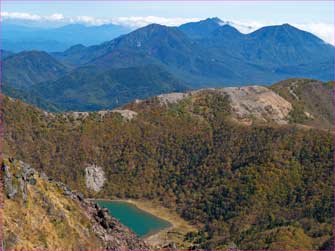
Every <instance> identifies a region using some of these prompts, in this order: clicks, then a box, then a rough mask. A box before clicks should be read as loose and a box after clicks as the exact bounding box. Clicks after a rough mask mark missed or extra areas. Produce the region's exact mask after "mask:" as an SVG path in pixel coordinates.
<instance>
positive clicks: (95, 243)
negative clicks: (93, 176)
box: [3, 160, 102, 250]
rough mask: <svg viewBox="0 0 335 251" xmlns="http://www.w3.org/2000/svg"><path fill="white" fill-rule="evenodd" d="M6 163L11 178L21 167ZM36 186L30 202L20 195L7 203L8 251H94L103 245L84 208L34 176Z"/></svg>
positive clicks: (61, 191)
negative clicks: (24, 200)
mask: <svg viewBox="0 0 335 251" xmlns="http://www.w3.org/2000/svg"><path fill="white" fill-rule="evenodd" d="M5 163H6V164H7V165H9V166H10V170H11V173H12V175H14V174H15V173H19V172H20V168H18V167H19V165H20V164H19V163H14V164H12V163H9V162H8V161H7V160H5ZM34 178H35V179H36V181H37V182H36V185H28V200H27V202H23V200H22V198H21V194H18V195H17V196H16V197H15V199H7V198H5V201H4V211H3V224H4V225H3V227H4V238H5V240H4V244H5V248H6V249H8V250H43V249H44V250H80V249H85V250H94V249H101V248H102V243H101V241H100V240H99V239H98V238H97V237H96V235H95V234H94V233H93V230H92V224H91V222H90V220H89V218H88V217H87V215H86V214H85V212H84V211H83V209H82V208H80V206H79V205H78V204H77V203H76V202H75V201H73V200H71V199H69V198H67V197H65V196H64V195H63V190H61V189H60V188H58V187H57V186H56V185H55V184H51V183H49V182H46V181H45V180H43V179H42V178H40V177H39V175H38V174H35V175H34Z"/></svg>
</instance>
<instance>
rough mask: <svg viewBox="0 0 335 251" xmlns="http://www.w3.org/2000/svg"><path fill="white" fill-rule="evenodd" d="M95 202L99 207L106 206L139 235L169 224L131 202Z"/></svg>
mask: <svg viewBox="0 0 335 251" xmlns="http://www.w3.org/2000/svg"><path fill="white" fill-rule="evenodd" d="M97 203H98V204H99V206H101V207H105V208H108V210H109V212H110V214H111V215H112V216H113V217H115V218H116V219H118V220H119V221H120V222H121V223H122V224H123V225H125V226H127V227H129V228H130V229H131V230H132V231H133V232H134V233H135V234H137V235H138V236H139V237H146V236H149V235H151V234H154V233H156V232H158V231H160V230H162V229H164V228H167V227H170V226H171V224H170V223H169V222H168V221H165V220H163V219H161V218H158V217H156V216H154V215H152V214H150V213H147V212H145V211H143V210H141V209H139V208H138V207H136V206H135V205H133V204H131V203H127V202H123V201H105V200H99V201H97Z"/></svg>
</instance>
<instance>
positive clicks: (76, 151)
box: [3, 80, 334, 249]
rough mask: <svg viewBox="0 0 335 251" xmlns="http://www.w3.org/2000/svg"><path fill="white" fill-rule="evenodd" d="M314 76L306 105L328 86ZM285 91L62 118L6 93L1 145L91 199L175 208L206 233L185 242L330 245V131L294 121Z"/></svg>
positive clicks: (155, 102) (185, 97)
mask: <svg viewBox="0 0 335 251" xmlns="http://www.w3.org/2000/svg"><path fill="white" fill-rule="evenodd" d="M290 81H291V80H290ZM294 81H297V80H294ZM299 81H300V80H299ZM304 81H305V80H304ZM310 82H311V83H310V85H311V86H313V88H307V89H306V92H310V93H309V94H308V96H309V98H310V99H306V101H305V103H304V107H303V109H305V108H306V109H307V108H308V107H310V106H311V105H312V104H313V102H314V101H313V100H315V99H317V98H318V97H319V96H318V95H319V94H318V93H319V92H323V91H326V90H327V92H328V93H331V92H332V89H331V88H329V89H324V86H322V85H320V84H319V83H318V82H315V81H310ZM281 85H283V87H282V88H279V87H280V86H281ZM273 88H275V89H276V90H277V89H278V88H279V89H281V90H282V91H284V90H287V89H286V87H285V83H284V84H283V83H282V84H278V85H274V87H273ZM287 91H288V92H289V90H287ZM278 93H279V94H278ZM324 94H325V93H324ZM286 95H287V97H289V95H290V94H286ZM304 95H307V94H306V93H305V94H304ZM314 95H315V96H314ZM285 97H286V96H285V95H284V94H283V93H282V92H279V91H278V92H277V93H276V92H274V91H271V89H269V88H266V87H260V86H251V87H243V88H223V89H207V90H200V91H194V92H190V93H173V94H165V95H160V96H157V97H154V98H151V99H148V100H144V101H139V100H136V101H134V102H132V103H130V104H128V105H126V106H124V107H122V108H119V109H118V110H114V111H101V112H94V113H66V114H50V113H43V112H42V111H39V110H36V109H34V108H33V107H31V106H28V105H26V104H23V103H21V102H20V101H15V100H9V99H7V98H5V99H4V106H3V109H4V120H5V122H6V130H5V144H4V151H5V152H6V153H10V154H11V155H13V156H15V157H16V158H20V159H23V160H24V161H26V162H29V163H32V165H33V166H34V167H35V168H36V169H38V170H43V171H44V172H46V173H47V175H49V176H50V177H54V178H57V179H59V180H60V181H62V182H64V183H66V184H67V185H68V186H69V187H72V188H75V189H76V190H78V191H82V192H83V193H84V194H86V195H89V196H91V197H94V196H96V197H99V198H101V197H104V198H111V197H117V198H145V199H149V200H156V201H157V202H160V203H161V204H162V205H164V206H166V207H169V208H171V209H174V210H175V211H176V212H178V213H179V214H180V215H181V216H182V217H183V218H184V219H186V220H188V221H190V222H191V223H193V224H195V225H196V226H197V227H199V228H200V229H201V230H200V231H199V232H198V233H196V234H194V233H193V234H191V233H190V234H187V235H186V236H184V238H186V239H187V240H189V241H190V242H191V243H194V245H193V246H192V247H187V248H195V249H199V248H204V249H227V248H232V247H235V248H236V247H237V248H239V249H270V248H276V249H284V248H290V249H298V248H301V249H323V248H324V247H327V246H329V241H330V240H332V238H333V231H332V226H333V150H334V146H333V136H334V135H333V132H332V130H331V129H330V128H329V129H328V130H325V128H324V127H323V126H322V128H319V127H318V125H317V124H315V126H317V127H310V126H309V127H306V125H308V124H306V123H305V122H304V121H294V120H291V119H290V113H291V111H292V110H294V107H295V104H294V102H293V101H292V103H291V102H290V101H289V100H288V99H289V98H287V100H286V99H285ZM324 97H325V98H327V99H328V98H330V100H327V101H325V104H328V103H332V96H331V95H328V94H327V95H324ZM309 100H312V101H311V102H312V103H310V104H308V102H309ZM322 104H323V103H322ZM249 107H250V108H251V109H248V108H249ZM311 112H312V111H311ZM315 112H316V111H315ZM320 116H323V118H322V119H324V120H327V119H328V120H329V119H330V118H329V117H328V115H327V114H326V113H324V114H320ZM318 119H320V118H318ZM320 121H321V120H320ZM92 164H94V165H95V166H99V167H100V169H101V170H103V173H104V183H103V184H102V185H100V186H99V187H98V189H92V187H91V186H87V182H86V181H87V178H88V177H87V176H86V175H85V173H87V171H86V170H87V169H89V168H91V166H92ZM177 248H178V247H177Z"/></svg>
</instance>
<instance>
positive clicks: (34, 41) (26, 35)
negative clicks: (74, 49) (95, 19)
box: [1, 22, 131, 52]
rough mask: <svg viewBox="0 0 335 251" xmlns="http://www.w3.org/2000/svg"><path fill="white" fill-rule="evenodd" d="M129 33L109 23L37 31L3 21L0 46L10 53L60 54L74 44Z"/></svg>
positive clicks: (123, 27)
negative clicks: (56, 52)
mask: <svg viewBox="0 0 335 251" xmlns="http://www.w3.org/2000/svg"><path fill="white" fill-rule="evenodd" d="M130 31H131V29H129V28H127V27H125V26H121V25H113V24H106V25H100V26H85V25H82V24H69V25H66V26H63V27H56V28H40V27H29V26H22V25H17V24H12V23H8V22H3V23H2V24H1V43H2V45H1V46H2V48H3V49H5V50H8V51H13V52H20V51H24V50H43V51H47V52H53V51H64V50H66V49H67V48H69V47H70V46H72V45H74V44H84V45H94V44H98V43H102V42H104V41H107V40H111V39H113V38H115V37H118V36H120V35H122V34H125V33H128V32H130Z"/></svg>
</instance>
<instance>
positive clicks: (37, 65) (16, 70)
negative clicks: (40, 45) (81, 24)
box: [2, 51, 69, 88]
mask: <svg viewBox="0 0 335 251" xmlns="http://www.w3.org/2000/svg"><path fill="white" fill-rule="evenodd" d="M68 70H69V69H68V68H67V67H66V66H64V65H63V64H61V63H60V62H58V61H57V60H56V59H54V58H53V57H51V56H50V55H49V54H47V53H46V52H41V51H24V52H21V53H17V54H14V55H11V56H9V57H7V58H5V59H4V60H3V62H2V82H3V83H4V85H8V86H11V87H14V88H29V87H30V86H31V85H33V84H36V83H40V82H43V81H52V80H55V79H57V78H59V77H60V76H63V75H65V74H66V73H67V72H68Z"/></svg>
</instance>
